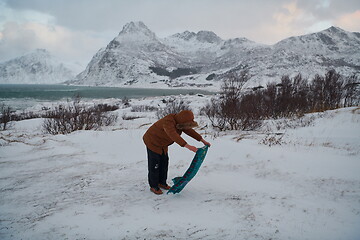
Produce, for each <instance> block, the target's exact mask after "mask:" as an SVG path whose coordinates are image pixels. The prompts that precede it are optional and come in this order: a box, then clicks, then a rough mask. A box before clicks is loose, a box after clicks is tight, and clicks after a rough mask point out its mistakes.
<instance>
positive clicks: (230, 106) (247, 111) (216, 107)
mask: <svg viewBox="0 0 360 240" xmlns="http://www.w3.org/2000/svg"><path fill="white" fill-rule="evenodd" d="M248 80H249V75H248V71H241V72H240V74H239V75H234V74H231V75H229V76H228V78H226V79H225V80H224V82H223V85H222V87H221V95H220V97H219V98H213V99H212V100H211V102H210V103H208V104H207V105H206V106H205V107H204V108H203V109H202V110H201V112H202V113H203V114H205V115H206V116H207V117H208V118H209V120H210V122H211V124H212V126H213V127H215V128H218V129H219V130H221V131H224V130H240V129H241V130H252V129H256V128H257V127H258V126H259V125H261V122H260V121H259V119H258V118H257V113H256V109H255V108H256V107H257V106H256V105H248V101H249V98H247V97H244V96H243V95H242V88H243V86H244V84H245V83H246V82H247V81H248ZM249 97H250V98H251V97H253V96H249Z"/></svg>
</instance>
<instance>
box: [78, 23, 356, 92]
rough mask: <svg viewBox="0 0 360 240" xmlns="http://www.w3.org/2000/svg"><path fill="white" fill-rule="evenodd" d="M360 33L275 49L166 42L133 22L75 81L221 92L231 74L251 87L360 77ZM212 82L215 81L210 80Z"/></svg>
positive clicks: (292, 41) (336, 31) (208, 39)
mask: <svg viewBox="0 0 360 240" xmlns="http://www.w3.org/2000/svg"><path fill="white" fill-rule="evenodd" d="M359 59H360V33H350V32H347V31H344V30H342V29H340V28H336V27H331V28H329V29H326V30H324V31H322V32H318V33H313V34H308V35H304V36H298V37H291V38H288V39H285V40H283V41H281V42H279V43H277V44H275V45H273V46H267V45H263V44H258V43H255V42H252V41H250V40H248V39H246V38H235V39H229V40H223V39H221V38H220V37H218V36H217V35H216V34H215V33H213V32H210V31H199V32H198V33H194V32H189V31H185V32H183V33H178V34H174V35H172V36H170V37H167V38H164V39H160V38H158V37H156V35H155V34H154V33H153V32H151V31H150V30H149V29H148V28H147V27H146V26H145V24H144V23H142V22H136V23H134V22H131V23H129V24H127V25H125V26H124V29H123V30H122V31H121V32H120V34H119V35H118V36H117V37H116V38H115V39H114V40H113V41H111V42H110V43H109V45H108V46H107V47H106V48H104V49H101V50H100V51H99V52H98V53H97V54H96V55H95V56H94V58H93V59H92V61H91V62H90V63H89V65H88V66H87V68H86V70H85V71H84V72H82V73H81V74H79V75H78V76H77V79H76V80H75V81H73V83H76V84H85V85H109V86H114V85H116V86H122V85H135V86H153V87H159V86H172V87H174V86H185V87H186V86H187V87H191V86H201V87H204V86H208V87H209V86H218V85H219V81H218V80H221V79H222V78H224V77H226V76H227V75H228V74H229V73H233V72H235V73H236V72H238V71H241V70H243V69H247V70H249V71H250V75H251V76H252V78H251V79H250V81H249V85H258V84H264V83H266V82H268V81H273V80H280V78H281V76H283V75H295V74H297V73H302V74H303V75H304V77H312V76H314V75H315V74H324V72H326V71H327V70H329V69H330V68H334V69H335V70H337V71H338V72H340V73H342V74H344V75H352V74H355V73H359V72H360V60H359ZM210 76H211V77H210Z"/></svg>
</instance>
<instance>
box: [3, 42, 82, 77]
mask: <svg viewBox="0 0 360 240" xmlns="http://www.w3.org/2000/svg"><path fill="white" fill-rule="evenodd" d="M73 69H74V67H73V66H70V65H69V64H65V63H62V62H60V61H59V60H58V59H56V58H55V57H54V56H52V55H51V54H50V53H49V52H48V51H47V50H45V49H37V50H36V51H34V52H31V53H28V54H26V55H24V56H21V57H18V58H15V59H12V60H9V61H6V62H3V63H0V83H6V84H17V83H24V84H54V83H62V82H64V81H67V80H70V79H73V78H74V77H75V75H76V74H77V72H75V71H74V70H73Z"/></svg>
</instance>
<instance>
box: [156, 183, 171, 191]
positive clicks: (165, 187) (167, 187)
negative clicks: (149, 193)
mask: <svg viewBox="0 0 360 240" xmlns="http://www.w3.org/2000/svg"><path fill="white" fill-rule="evenodd" d="M159 187H160V188H162V189H165V190H169V189H170V188H171V187H170V186H169V185H167V184H166V183H165V184H159Z"/></svg>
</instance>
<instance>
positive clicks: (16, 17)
mask: <svg viewBox="0 0 360 240" xmlns="http://www.w3.org/2000/svg"><path fill="white" fill-rule="evenodd" d="M131 21H143V22H144V23H145V24H146V25H147V26H148V27H149V29H150V30H152V31H153V32H154V33H155V34H156V35H157V36H158V37H166V36H169V35H171V34H174V33H178V32H183V31H185V30H189V31H193V32H197V31H199V30H208V31H213V32H215V33H216V34H217V35H218V36H219V37H221V38H223V39H229V38H236V37H246V38H248V39H250V40H253V41H255V42H258V43H265V44H274V43H276V42H278V41H280V40H282V39H284V38H287V37H290V36H297V35H303V34H307V33H312V32H317V31H321V30H324V29H326V28H328V27H330V26H337V27H340V28H342V29H344V30H347V31H351V32H360V0H251V1H248V0H0V62H2V61H5V60H8V59H10V58H13V57H17V56H19V55H22V54H24V53H26V52H29V51H32V50H33V49H36V48H45V49H47V50H49V51H50V52H51V53H52V54H53V55H55V56H58V57H59V58H61V59H63V60H65V61H74V62H75V61H78V62H80V63H82V64H83V65H86V64H87V63H88V62H89V61H90V59H91V57H92V56H93V55H94V54H95V53H96V52H97V51H98V50H99V49H100V48H102V47H104V46H106V45H107V44H108V43H109V41H111V40H112V39H113V38H114V37H116V36H117V35H118V33H119V32H120V31H121V29H122V27H123V26H124V24H126V23H128V22H131Z"/></svg>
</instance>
